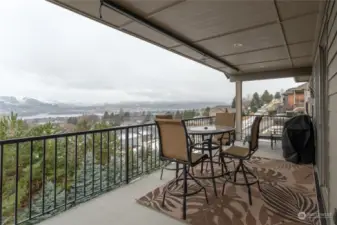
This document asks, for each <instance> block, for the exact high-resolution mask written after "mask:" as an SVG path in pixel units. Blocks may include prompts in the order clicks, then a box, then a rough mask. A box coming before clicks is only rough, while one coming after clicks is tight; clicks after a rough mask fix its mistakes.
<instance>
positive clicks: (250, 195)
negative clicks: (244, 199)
mask: <svg viewBox="0 0 337 225" xmlns="http://www.w3.org/2000/svg"><path fill="white" fill-rule="evenodd" d="M240 164H241V168H242V173H243V177H244V178H245V182H246V184H247V188H248V197H249V204H250V205H252V193H251V190H250V185H249V184H248V178H247V174H246V170H245V168H244V166H243V163H241V162H240Z"/></svg>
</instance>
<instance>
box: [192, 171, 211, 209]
mask: <svg viewBox="0 0 337 225" xmlns="http://www.w3.org/2000/svg"><path fill="white" fill-rule="evenodd" d="M192 171H193V167H192ZM188 175H189V176H190V177H191V178H192V180H194V182H195V183H196V184H197V185H199V186H200V187H201V188H202V189H204V192H205V198H206V202H207V204H208V197H207V191H206V188H205V187H204V186H203V185H202V184H201V183H200V181H198V180H197V179H195V177H193V176H192V175H191V174H190V173H188Z"/></svg>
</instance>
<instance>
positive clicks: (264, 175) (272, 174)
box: [252, 167, 287, 184]
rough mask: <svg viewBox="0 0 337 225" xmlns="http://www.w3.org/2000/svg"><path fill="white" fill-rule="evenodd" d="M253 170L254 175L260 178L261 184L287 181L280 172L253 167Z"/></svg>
mask: <svg viewBox="0 0 337 225" xmlns="http://www.w3.org/2000/svg"><path fill="white" fill-rule="evenodd" d="M252 169H253V172H254V174H255V175H257V177H258V178H259V180H260V183H269V184H276V183H278V182H286V181H287V177H286V176H285V175H284V174H282V173H281V172H280V171H275V170H272V169H268V168H259V167H253V168H252Z"/></svg>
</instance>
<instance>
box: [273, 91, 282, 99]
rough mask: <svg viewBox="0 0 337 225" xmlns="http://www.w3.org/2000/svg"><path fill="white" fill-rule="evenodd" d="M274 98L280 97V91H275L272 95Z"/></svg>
mask: <svg viewBox="0 0 337 225" xmlns="http://www.w3.org/2000/svg"><path fill="white" fill-rule="evenodd" d="M274 98H275V99H280V98H281V93H280V92H279V91H278V92H276V93H275V95H274Z"/></svg>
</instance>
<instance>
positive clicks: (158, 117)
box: [156, 114, 173, 119]
mask: <svg viewBox="0 0 337 225" xmlns="http://www.w3.org/2000/svg"><path fill="white" fill-rule="evenodd" d="M156 119H173V116H172V115H171V114H163V115H156Z"/></svg>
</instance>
